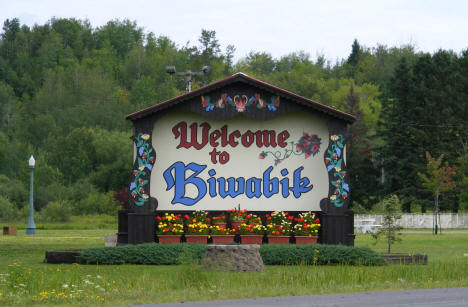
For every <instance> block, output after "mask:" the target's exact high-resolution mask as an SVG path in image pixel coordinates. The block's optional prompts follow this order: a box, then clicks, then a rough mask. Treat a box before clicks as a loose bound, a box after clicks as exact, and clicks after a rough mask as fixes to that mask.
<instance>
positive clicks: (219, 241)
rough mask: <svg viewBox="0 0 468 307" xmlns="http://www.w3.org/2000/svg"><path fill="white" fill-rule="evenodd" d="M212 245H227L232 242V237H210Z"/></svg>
mask: <svg viewBox="0 0 468 307" xmlns="http://www.w3.org/2000/svg"><path fill="white" fill-rule="evenodd" d="M211 238H212V239H213V244H229V243H232V242H233V241H234V235H211Z"/></svg>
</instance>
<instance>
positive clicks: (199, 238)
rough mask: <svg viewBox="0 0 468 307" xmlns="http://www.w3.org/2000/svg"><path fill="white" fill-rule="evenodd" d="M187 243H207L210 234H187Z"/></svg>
mask: <svg viewBox="0 0 468 307" xmlns="http://www.w3.org/2000/svg"><path fill="white" fill-rule="evenodd" d="M185 239H186V242H187V243H203V244H206V241H207V240H208V235H185Z"/></svg>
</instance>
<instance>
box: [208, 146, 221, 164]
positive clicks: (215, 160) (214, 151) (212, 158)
mask: <svg viewBox="0 0 468 307" xmlns="http://www.w3.org/2000/svg"><path fill="white" fill-rule="evenodd" d="M217 155H219V151H217V150H216V148H213V151H212V152H210V156H211V163H213V164H216V163H217V162H218V161H217V159H216V156H217ZM221 164H224V163H221Z"/></svg>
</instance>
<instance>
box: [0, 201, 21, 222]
mask: <svg viewBox="0 0 468 307" xmlns="http://www.w3.org/2000/svg"><path fill="white" fill-rule="evenodd" d="M18 218H19V210H18V209H16V206H15V205H13V204H12V203H11V202H10V200H9V199H8V198H5V197H3V196H0V221H4V222H13V221H16V220H17V219H18Z"/></svg>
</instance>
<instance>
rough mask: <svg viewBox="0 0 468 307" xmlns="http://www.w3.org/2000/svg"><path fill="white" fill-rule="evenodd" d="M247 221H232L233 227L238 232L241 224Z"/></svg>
mask: <svg viewBox="0 0 468 307" xmlns="http://www.w3.org/2000/svg"><path fill="white" fill-rule="evenodd" d="M244 223H245V221H231V228H232V229H234V230H235V231H236V232H238V231H239V228H240V225H242V224H244Z"/></svg>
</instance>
